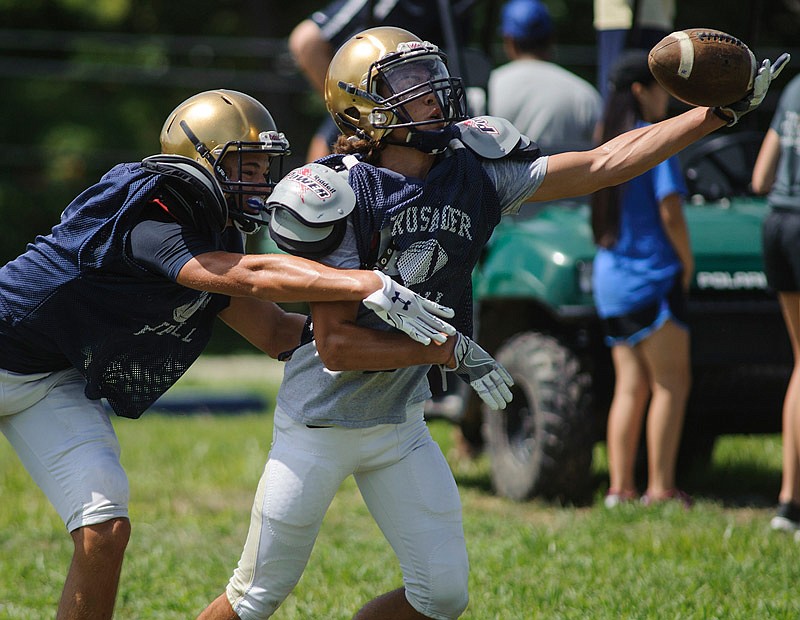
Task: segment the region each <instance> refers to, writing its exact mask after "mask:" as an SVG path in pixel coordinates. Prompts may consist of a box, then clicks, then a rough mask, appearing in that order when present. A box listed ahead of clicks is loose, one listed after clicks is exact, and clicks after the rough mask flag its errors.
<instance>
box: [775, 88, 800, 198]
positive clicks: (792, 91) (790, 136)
mask: <svg viewBox="0 0 800 620" xmlns="http://www.w3.org/2000/svg"><path fill="white" fill-rule="evenodd" d="M770 129H772V130H774V131H775V132H777V134H778V136H780V141H781V155H780V159H779V160H778V168H777V170H776V171H775V182H774V183H773V184H772V190H771V191H770V193H769V202H770V204H772V205H774V206H776V207H784V208H789V209H797V210H800V75H798V76H795V77H794V78H793V79H792V81H791V82H789V84H788V85H787V86H786V88H785V89H784V91H783V93H782V94H781V98H780V101H779V102H778V109H777V110H776V111H775V116H773V117H772V123H771V125H770Z"/></svg>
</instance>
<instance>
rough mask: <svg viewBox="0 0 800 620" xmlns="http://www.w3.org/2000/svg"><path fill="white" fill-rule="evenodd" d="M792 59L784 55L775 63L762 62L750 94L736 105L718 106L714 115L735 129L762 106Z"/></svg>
mask: <svg viewBox="0 0 800 620" xmlns="http://www.w3.org/2000/svg"><path fill="white" fill-rule="evenodd" d="M790 58H791V56H790V55H789V54H786V53H784V54H781V55H780V56H778V59H777V60H776V61H775V62H774V63H770V61H769V59H767V60H765V61H764V62H762V63H761V66H760V67H759V68H758V71H757V72H756V76H755V78H754V79H753V88H752V89H751V90H750V92H749V93H747V95H746V96H745V97H743V98H742V99H740V100H739V101H736V102H735V103H731V104H729V105H723V106H717V107H716V108H714V114H716V115H717V116H719V117H720V118H721V119H722V120H724V121H727V123H728V127H733V126H734V125H735V124H736V123H738V122H739V119H740V118H742V117H743V116H744V115H745V114H747V113H748V112H752V111H753V110H755V109H756V108H757V107H758V106H760V105H761V102H762V101H764V97H765V96H766V94H767V91H768V90H769V85H770V84H771V83H772V81H773V80H774V79H775V78H776V77H778V75H780V72H781V71H783V68H784V67H785V66H786V63H787V62H789V59H790Z"/></svg>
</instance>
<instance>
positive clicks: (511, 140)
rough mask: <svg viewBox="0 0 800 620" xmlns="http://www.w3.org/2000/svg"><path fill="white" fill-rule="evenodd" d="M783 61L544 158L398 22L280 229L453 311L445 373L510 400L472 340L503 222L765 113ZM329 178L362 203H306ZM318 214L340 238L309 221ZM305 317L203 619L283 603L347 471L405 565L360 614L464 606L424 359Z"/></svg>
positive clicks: (349, 323)
mask: <svg viewBox="0 0 800 620" xmlns="http://www.w3.org/2000/svg"><path fill="white" fill-rule="evenodd" d="M781 66H782V65H781ZM779 70H780V67H777V68H776V71H774V72H770V69H769V64H768V63H767V65H766V68H765V70H764V69H762V72H761V74H760V75H759V77H758V78H756V87H755V90H754V92H753V93H751V94H750V95H749V96H748V97H747V98H746V99H745V100H743V101H741V102H738V103H737V104H735V105H733V106H730V107H729V108H726V109H725V110H717V111H716V113H715V111H713V110H711V109H708V108H698V109H694V110H690V111H688V112H686V113H684V114H682V115H681V116H678V117H676V118H673V119H670V120H667V121H663V122H661V123H656V124H654V125H652V126H649V127H646V128H644V129H639V130H634V131H631V132H629V133H627V134H624V135H622V136H620V137H618V138H615V139H614V140H612V141H611V142H609V143H607V144H604V145H602V146H601V147H599V148H597V149H594V150H591V151H586V152H573V153H563V154H559V155H553V156H551V157H543V156H540V153H539V150H538V148H537V147H536V145H535V144H534V143H532V142H531V141H530V140H529V139H527V138H525V137H524V136H522V135H521V134H520V133H519V131H517V130H516V129H515V128H514V127H513V126H512V125H511V124H510V123H509V122H508V121H505V120H503V119H500V118H491V117H480V118H472V119H467V118H466V113H465V109H466V108H465V101H464V99H465V97H464V88H463V84H462V82H461V80H460V79H459V78H458V77H453V76H450V74H449V72H448V70H447V68H446V65H445V59H444V56H443V54H442V53H441V52H440V51H439V49H438V48H437V47H436V46H435V45H433V44H431V43H428V42H425V41H422V40H420V39H419V38H418V37H416V36H415V35H413V34H412V33H410V32H408V31H406V30H403V29H399V28H393V27H379V28H373V29H369V30H366V31H363V32H361V33H359V34H357V35H355V36H354V37H352V38H351V39H350V40H348V41H347V42H346V43H345V44H344V45H342V46H341V47H340V48H339V50H338V51H337V52H336V54H335V56H334V58H333V60H332V61H331V63H330V66H329V67H328V73H327V78H326V81H325V101H326V104H327V107H328V110H329V112H330V113H331V115H332V117H333V119H334V120H335V121H336V123H337V125H338V126H339V129H340V130H341V131H342V133H343V134H344V135H343V136H341V137H340V138H339V141H338V143H337V145H336V149H335V154H333V155H330V156H328V157H324V158H322V159H320V160H319V161H318V162H316V163H313V164H308V165H306V166H304V167H303V168H301V169H298V170H297V171H294V172H292V173H290V174H288V175H287V177H286V178H285V179H284V180H282V181H281V183H280V184H279V185H278V187H276V189H275V192H274V194H273V195H272V196H271V197H270V199H269V201H268V203H269V204H268V206H269V208H270V209H271V211H272V217H271V219H270V234H271V235H272V238H273V239H274V240H275V241H276V243H278V245H279V246H281V247H282V248H284V249H285V250H286V251H288V252H291V253H294V254H298V255H306V256H311V257H314V258H316V259H318V260H322V261H324V262H325V263H327V264H330V265H334V266H339V267H348V268H352V267H369V268H372V267H377V268H379V269H381V270H382V271H384V272H385V273H386V274H387V275H390V276H391V277H393V278H395V279H398V280H400V281H402V282H404V283H405V284H406V285H407V286H408V287H410V288H411V289H412V290H415V291H417V292H418V293H421V294H422V295H424V296H425V297H427V298H430V299H433V300H435V301H437V302H439V303H443V304H447V305H448V306H450V307H452V308H454V309H455V313H456V314H455V317H454V319H453V323H454V325H455V327H457V328H458V329H459V334H458V335H457V336H456V346H455V349H454V350H453V352H452V354H451V355H449V356H448V357H447V359H445V360H444V361H443V362H439V365H440V368H441V369H442V370H443V371H444V372H446V373H451V372H452V373H454V374H456V375H457V376H459V377H460V378H462V379H464V380H466V381H467V382H469V383H470V384H471V385H472V387H473V388H474V389H475V390H476V391H477V392H478V394H479V395H480V397H481V398H482V399H483V400H484V403H485V404H486V406H487V407H489V408H492V409H502V408H503V407H504V406H505V405H506V404H507V403H508V402H509V401H510V400H511V396H512V393H511V391H510V387H511V385H512V383H513V382H512V380H511V377H509V376H508V373H506V371H505V370H504V369H503V368H502V367H501V366H500V365H499V364H497V362H496V361H495V360H494V359H492V357H491V356H490V355H488V354H487V353H486V351H484V350H483V349H481V348H480V347H479V346H478V345H477V344H476V343H475V342H474V341H472V340H471V339H470V335H471V331H472V290H471V279H470V277H471V272H472V269H473V267H474V266H475V264H476V262H477V261H478V259H479V257H480V255H481V251H482V248H483V246H484V245H485V244H486V242H487V241H488V239H489V237H490V235H491V233H492V230H493V229H494V227H495V226H496V225H497V223H498V222H499V220H500V217H501V216H503V215H505V214H509V213H515V212H517V211H518V210H519V208H520V206H521V205H522V204H523V203H524V202H526V201H535V200H553V199H557V198H565V197H569V196H579V195H583V194H588V193H591V192H593V191H595V190H597V189H600V188H602V187H605V186H608V185H613V184H617V183H621V182H623V181H625V180H626V179H630V178H632V177H634V176H636V175H639V174H641V173H642V172H644V171H645V170H647V169H648V168H650V167H652V166H653V165H655V164H656V163H658V162H660V161H662V160H664V159H666V158H667V157H669V156H670V155H672V154H674V153H676V152H677V151H679V150H680V149H682V148H683V147H685V146H687V145H688V144H690V143H691V142H693V141H695V140H697V139H699V138H700V137H702V136H704V135H706V134H708V133H710V132H712V131H714V130H716V129H718V128H720V127H722V126H723V125H724V124H726V123H728V124H730V123H731V122H735V121H736V120H738V118H739V116H740V115H741V114H743V113H746V112H747V111H749V110H751V109H753V108H755V107H756V106H757V105H758V104H759V103H760V101H761V99H763V96H764V94H765V93H766V90H767V87H768V86H769V82H770V80H771V78H772V77H774V75H776V74H777V71H779ZM717 113H718V114H719V115H721V116H723V117H724V119H723V118H720V116H718V115H717ZM323 181H324V183H322V182H323ZM318 185H327V186H330V187H335V188H336V191H337V192H340V193H341V194H342V195H345V194H347V191H348V189H349V190H350V191H351V192H352V194H353V196H352V198H351V201H350V202H349V203H348V204H350V203H352V205H351V206H349V207H348V208H347V209H342V210H341V211H340V212H339V213H337V214H331V213H330V211H328V210H325V209H324V207H322V206H321V205H320V204H319V203H316V202H311V203H309V201H308V196H309V195H310V194H312V193H313V188H314V187H316V186H318ZM320 213H325V214H326V216H327V218H326V221H327V223H328V224H329V226H330V234H324V235H323V234H319V231H318V229H317V228H315V226H314V223H315V221H316V220H317V218H318V217H319V215H320ZM337 220H338V221H337ZM337 224H340V225H339V226H338V227H337ZM335 230H338V233H337V232H334V231H335ZM312 316H313V320H314V332H315V341H314V342H309V343H307V344H304V345H302V346H301V347H299V348H298V349H297V351H295V353H294V355H293V357H292V359H291V361H290V362H289V363H288V364H287V367H286V370H285V374H284V380H283V383H282V385H281V388H280V391H279V394H278V402H277V407H276V412H275V428H276V432H275V436H274V441H273V445H272V449H271V452H270V456H269V458H268V461H267V465H266V468H265V470H264V473H263V476H262V478H261V481H260V483H259V485H258V489H257V491H256V498H255V502H254V506H253V510H252V513H251V515H252V516H251V524H250V529H249V535H248V538H247V540H246V542H245V546H244V551H243V553H242V556H241V559H240V561H239V565H238V567H237V568H236V570H235V571H234V573H233V576H232V577H231V579H230V581H229V583H228V586H227V588H226V591H225V592H224V593H223V594H222V595H220V596H219V597H218V598H217V599H216V600H215V601H213V602H212V603H211V605H210V606H209V607H208V608H207V609H206V610H205V611H204V612H203V613H201V615H200V618H201V619H202V620H211V619H215V620H219V619H226V620H231V619H236V618H241V619H242V620H255V619H261V618H267V617H269V616H270V615H272V613H273V612H274V611H275V610H276V609H277V608H278V606H279V605H280V604H281V602H282V601H283V600H284V599H285V598H286V596H288V594H289V592H290V591H291V590H292V588H293V587H294V585H295V584H296V583H297V582H298V580H299V579H300V576H301V574H302V571H303V569H304V567H305V565H306V562H307V561H308V558H309V555H310V553H311V550H312V547H313V545H314V542H315V539H316V537H317V534H318V532H319V528H320V525H321V523H322V519H323V516H324V515H325V512H326V510H327V508H328V506H329V504H330V502H331V500H332V499H333V497H334V495H335V493H336V490H337V489H338V487H339V485H340V484H341V483H342V481H343V480H344V479H345V478H346V477H348V476H350V475H353V476H354V478H355V480H356V483H357V484H358V487H359V489H360V491H361V494H362V496H363V497H364V500H365V502H366V505H367V507H368V509H369V510H370V513H371V514H372V516H373V517H374V519H375V520H376V522H377V523H378V525H379V527H380V528H381V531H382V532H383V534H384V535H385V536H386V538H387V540H388V541H389V543H390V544H391V546H392V549H393V550H394V552H395V554H396V555H397V558H398V561H399V563H400V567H401V569H402V573H403V586H402V587H400V588H398V589H396V590H393V591H391V592H388V593H384V594H381V595H379V596H377V598H375V599H374V600H372V601H370V602H368V603H367V604H366V605H365V606H364V607H363V608H362V609H361V610H359V611H358V613H357V614H356V616H355V618H356V619H358V620H368V619H380V620H387V619H406V618H434V619H438V620H446V619H451V618H457V617H458V616H460V615H461V614H462V613H463V611H464V609H465V608H466V606H467V601H468V593H467V582H468V572H469V571H468V560H467V551H466V545H465V541H464V532H463V527H462V517H461V507H460V500H459V496H458V489H457V487H456V484H455V481H454V479H453V475H452V473H451V471H450V469H449V467H448V464H447V462H446V461H445V459H444V456H443V455H442V453H441V451H440V449H439V447H438V445H437V444H436V443H435V442H434V441H433V439H432V438H431V435H430V433H429V431H428V429H427V427H426V424H425V420H424V417H423V404H424V402H425V400H426V399H427V398H428V397H429V395H430V391H429V390H428V386H427V383H426V381H425V376H426V373H427V370H428V367H425V366H418V365H417V366H415V365H413V364H415V363H416V364H418V363H419V362H414V361H412V359H411V355H410V352H409V347H408V345H407V344H406V343H405V342H403V341H400V340H399V339H398V338H396V337H395V334H390V333H386V334H383V333H381V332H380V331H379V329H380V328H381V325H380V324H379V321H378V320H376V318H375V317H374V316H373V315H372V313H371V312H369V311H366V310H364V309H363V308H360V307H359V306H358V304H356V303H353V302H351V301H340V302H323V303H312ZM369 328H377V329H369Z"/></svg>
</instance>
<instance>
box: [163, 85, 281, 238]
mask: <svg viewBox="0 0 800 620" xmlns="http://www.w3.org/2000/svg"><path fill="white" fill-rule="evenodd" d="M161 152H162V153H165V154H172V155H183V156H184V157H189V158H191V159H193V160H195V161H198V162H199V163H201V164H202V165H203V166H205V167H206V168H208V169H209V170H210V171H211V172H212V173H213V174H214V176H215V177H216V178H217V180H218V181H219V183H220V185H221V186H222V190H223V192H224V193H225V195H226V197H227V202H228V210H229V215H230V217H231V219H232V220H233V221H234V223H235V224H236V226H237V227H238V228H239V229H240V230H242V231H243V232H246V233H251V232H255V231H256V230H258V227H259V226H260V225H261V224H263V223H265V221H266V217H265V216H264V211H263V207H264V205H263V202H264V200H265V199H266V197H267V196H268V195H269V194H270V192H271V191H272V188H273V187H274V186H275V183H276V182H277V181H278V180H280V177H281V176H282V168H283V157H284V156H285V155H288V154H289V141H288V140H287V139H286V137H285V136H284V135H283V134H282V133H280V132H279V131H278V129H277V127H276V126H275V121H274V120H272V115H271V114H270V113H269V111H268V110H267V108H265V107H264V106H263V105H262V104H261V103H260V102H258V101H257V100H256V99H254V98H253V97H250V96H249V95H245V94H244V93H240V92H237V91H234V90H222V89H219V90H209V91H206V92H202V93H199V94H197V95H194V96H192V97H189V99H187V100H186V101H184V102H183V103H181V104H180V105H179V106H178V107H177V108H175V109H174V110H173V111H172V112H171V113H170V115H169V116H168V117H167V120H166V122H165V123H164V127H163V128H162V130H161ZM245 153H262V154H263V153H266V154H267V155H269V156H270V173H269V175H267V176H265V178H264V180H263V182H261V181H259V182H253V181H242V180H241V179H242V178H243V175H242V155H243V154H245ZM225 157H228V158H230V157H238V160H239V161H238V175H236V179H235V180H232V179H229V178H228V175H226V174H225V171H224V169H223V167H222V166H221V161H222V159H223V158H225ZM275 158H277V160H278V161H277V163H278V166H277V170H275V168H276V166H274V163H275ZM253 196H258V197H259V198H258V199H253V198H249V199H246V197H253Z"/></svg>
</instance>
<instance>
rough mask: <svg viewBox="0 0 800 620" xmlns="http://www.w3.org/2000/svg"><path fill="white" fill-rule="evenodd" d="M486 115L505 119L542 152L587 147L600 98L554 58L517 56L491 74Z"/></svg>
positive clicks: (599, 106) (600, 110)
mask: <svg viewBox="0 0 800 620" xmlns="http://www.w3.org/2000/svg"><path fill="white" fill-rule="evenodd" d="M488 98H489V105H488V107H489V114H491V115H492V116H500V117H502V118H505V119H508V120H509V121H511V123H512V124H513V125H514V126H515V127H516V128H517V129H519V130H520V131H521V132H522V133H523V134H525V135H526V136H528V137H529V138H531V139H532V140H535V141H536V143H537V144H539V146H541V147H542V148H543V149H544V150H545V152H548V151H552V150H561V149H560V148H559V147H567V148H568V149H569V150H577V149H581V148H590V147H591V146H592V133H593V132H594V128H595V125H596V124H597V122H598V120H599V119H600V116H601V114H602V111H603V102H602V99H601V98H600V93H598V92H597V90H596V89H595V87H594V86H592V85H591V84H590V83H589V82H587V81H586V80H584V79H582V78H580V77H578V76H577V75H575V74H574V73H571V72H569V71H567V70H566V69H564V68H563V67H560V66H558V65H556V64H554V63H552V62H546V61H543V60H535V59H520V60H514V61H512V62H509V63H508V64H505V65H502V66H500V67H497V68H496V69H495V70H494V71H492V73H491V75H490V76H489V88H488Z"/></svg>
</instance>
